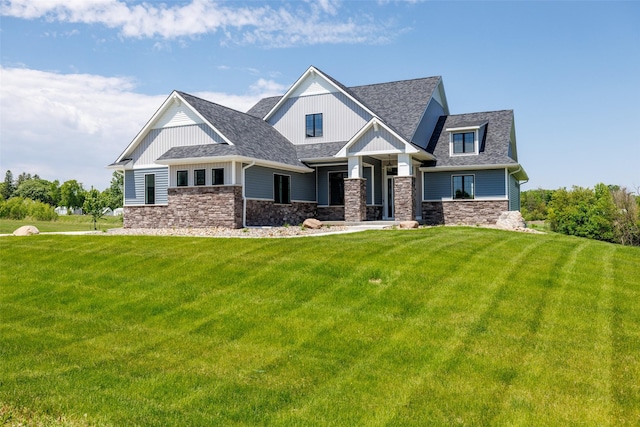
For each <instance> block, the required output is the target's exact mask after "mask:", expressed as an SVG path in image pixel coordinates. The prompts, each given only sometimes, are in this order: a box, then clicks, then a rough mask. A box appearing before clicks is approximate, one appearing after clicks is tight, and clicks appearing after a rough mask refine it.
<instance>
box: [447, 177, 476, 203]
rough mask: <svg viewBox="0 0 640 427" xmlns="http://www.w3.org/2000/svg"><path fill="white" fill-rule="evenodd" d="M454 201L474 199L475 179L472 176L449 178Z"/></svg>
mask: <svg viewBox="0 0 640 427" xmlns="http://www.w3.org/2000/svg"><path fill="white" fill-rule="evenodd" d="M451 181H452V187H453V198H454V200H456V199H457V200H460V199H473V198H474V197H475V188H474V187H475V185H474V181H475V177H474V176H473V175H453V176H452V177H451Z"/></svg>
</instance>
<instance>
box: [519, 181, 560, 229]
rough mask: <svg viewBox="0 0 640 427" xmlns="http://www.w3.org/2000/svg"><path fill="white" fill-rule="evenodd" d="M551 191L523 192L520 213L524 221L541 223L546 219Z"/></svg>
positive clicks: (540, 189) (539, 189)
mask: <svg viewBox="0 0 640 427" xmlns="http://www.w3.org/2000/svg"><path fill="white" fill-rule="evenodd" d="M552 196H553V190H543V189H542V188H538V189H537V190H527V191H523V192H522V194H521V203H520V211H521V212H522V217H523V218H524V219H525V221H543V220H546V219H547V205H548V204H549V202H550V201H551V197H552Z"/></svg>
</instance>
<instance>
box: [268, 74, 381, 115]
mask: <svg viewBox="0 0 640 427" xmlns="http://www.w3.org/2000/svg"><path fill="white" fill-rule="evenodd" d="M314 75H315V76H320V77H322V78H323V79H324V80H326V82H327V83H329V84H330V85H331V86H333V87H334V88H336V90H337V91H338V92H340V93H342V94H343V95H345V96H346V97H347V98H349V99H350V100H352V101H353V102H355V103H356V104H357V105H358V106H360V107H361V108H362V109H364V110H365V111H366V112H367V113H369V114H371V115H372V116H375V114H374V113H373V111H371V110H370V109H369V108H367V107H366V106H365V105H363V104H362V103H361V102H360V101H358V100H357V99H355V98H354V97H353V96H351V95H350V94H348V93H347V92H345V91H344V90H343V89H342V88H341V87H340V86H338V85H336V84H335V83H334V82H333V81H332V80H331V79H329V78H328V77H327V76H326V75H324V74H323V73H321V72H320V70H318V69H317V68H316V67H314V66H313V65H312V66H311V67H309V68H308V69H307V71H305V72H304V74H302V76H300V78H299V79H298V80H296V82H295V83H294V84H293V86H291V87H290V88H289V90H288V91H287V92H286V93H285V94H284V95H283V96H282V98H280V101H278V102H277V103H276V105H274V106H273V108H272V109H271V110H270V111H269V112H268V113H267V115H266V116H264V118H263V119H262V120H264V121H268V120H269V119H270V118H271V116H272V115H273V114H274V113H275V112H276V111H278V109H280V107H281V106H282V104H284V103H285V102H286V101H287V99H289V97H290V96H291V94H292V93H294V92H295V91H296V89H298V87H299V86H300V85H301V84H302V82H303V81H304V80H305V79H306V78H307V77H309V76H314Z"/></svg>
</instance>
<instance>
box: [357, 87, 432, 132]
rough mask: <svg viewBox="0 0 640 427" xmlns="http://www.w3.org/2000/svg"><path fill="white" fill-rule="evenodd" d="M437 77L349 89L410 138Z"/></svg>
mask: <svg viewBox="0 0 640 427" xmlns="http://www.w3.org/2000/svg"><path fill="white" fill-rule="evenodd" d="M439 81H440V77H427V78H424V79H415V80H403V81H398V82H391V83H380V84H374V85H367V86H356V87H352V88H349V89H350V90H351V92H352V93H353V94H355V95H356V97H357V98H358V99H360V100H361V102H362V103H363V104H364V105H366V106H367V107H368V108H369V109H370V110H372V111H373V112H374V113H375V114H376V115H378V116H379V117H380V118H381V119H382V120H383V121H384V122H385V123H386V124H388V125H389V126H391V127H393V128H394V129H395V130H396V131H398V132H399V133H400V135H402V136H403V137H404V138H405V139H406V140H407V141H411V138H413V134H414V133H415V132H416V129H417V127H418V124H419V123H420V119H422V115H423V114H424V111H425V110H426V108H427V104H428V102H429V100H430V99H431V96H432V94H433V91H434V90H435V89H436V87H437V86H438V82H439Z"/></svg>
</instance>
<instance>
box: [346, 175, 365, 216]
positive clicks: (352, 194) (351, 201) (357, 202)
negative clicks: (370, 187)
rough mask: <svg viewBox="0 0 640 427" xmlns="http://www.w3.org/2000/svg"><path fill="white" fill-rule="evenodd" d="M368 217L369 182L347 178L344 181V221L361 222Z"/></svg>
mask: <svg viewBox="0 0 640 427" xmlns="http://www.w3.org/2000/svg"><path fill="white" fill-rule="evenodd" d="M366 217H367V180H366V179H363V178H345V180H344V220H345V221H348V222H361V221H364V220H365V218H366Z"/></svg>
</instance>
